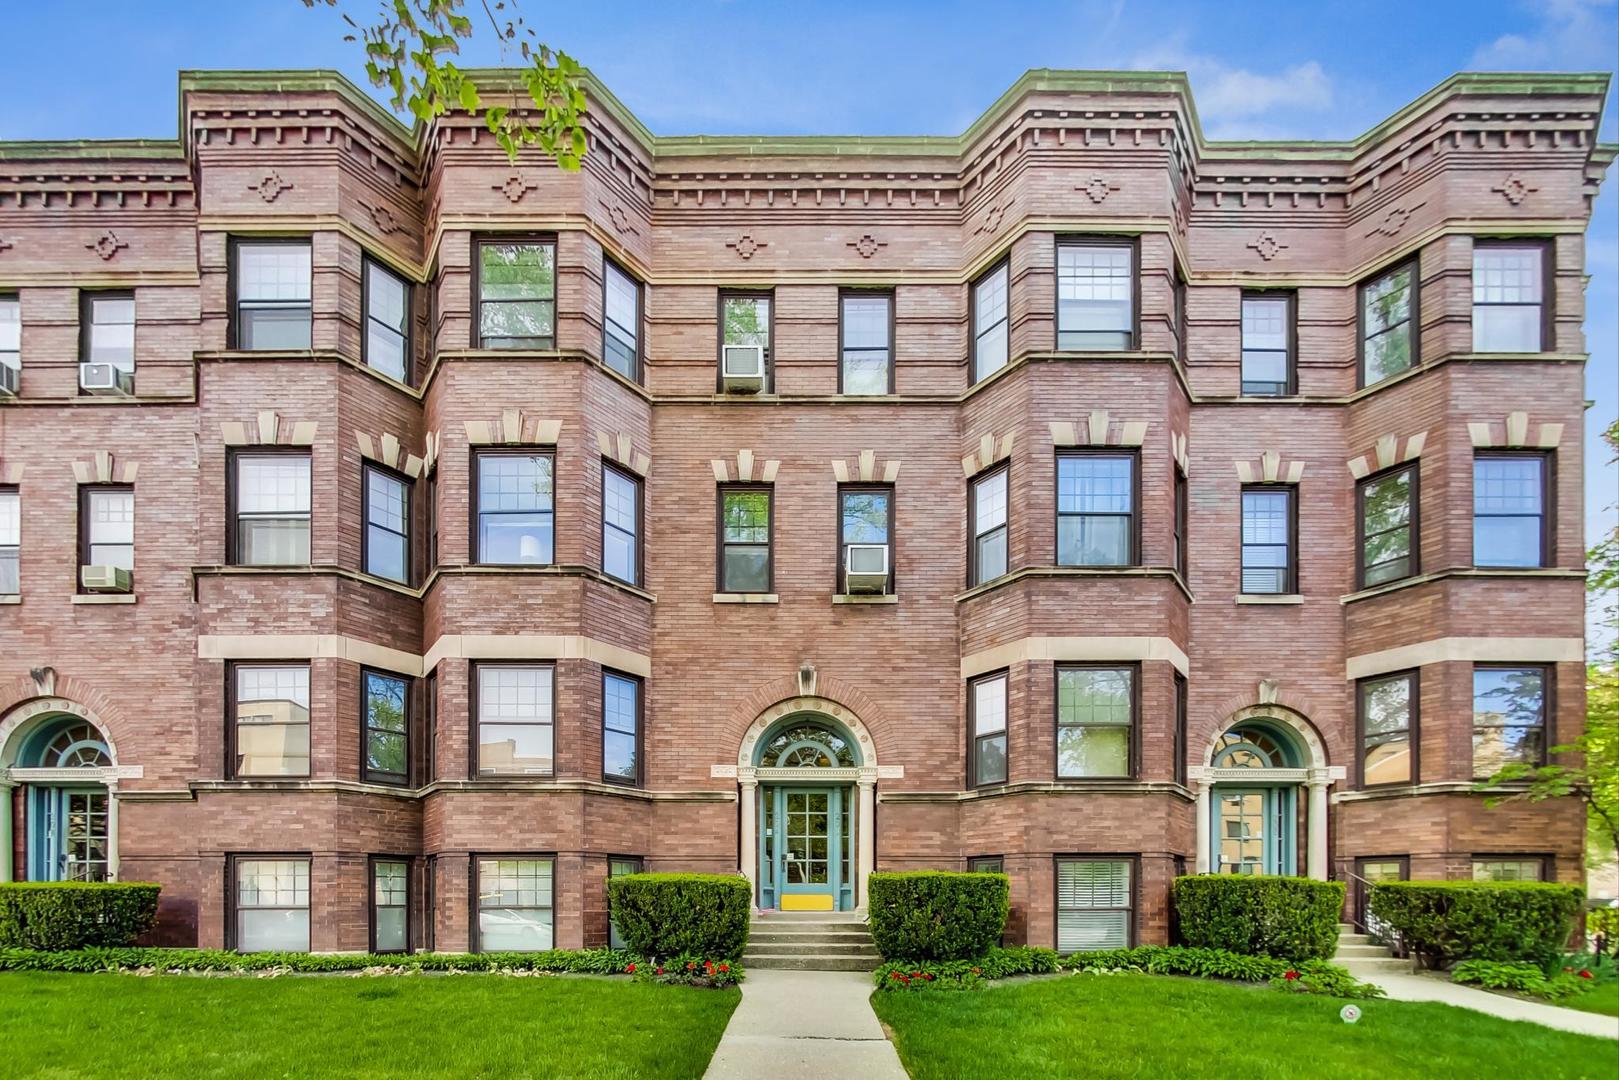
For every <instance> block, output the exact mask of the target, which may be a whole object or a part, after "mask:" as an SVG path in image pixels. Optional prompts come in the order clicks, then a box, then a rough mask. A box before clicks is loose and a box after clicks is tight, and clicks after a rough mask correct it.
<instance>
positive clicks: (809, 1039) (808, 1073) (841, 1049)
mask: <svg viewBox="0 0 1619 1080" xmlns="http://www.w3.org/2000/svg"><path fill="white" fill-rule="evenodd" d="M828 1076H845V1077H859V1078H860V1080H905V1069H904V1068H903V1067H901V1065H900V1063H899V1054H898V1053H896V1052H895V1050H894V1044H893V1043H891V1042H889V1041H888V1039H887V1038H885V1037H884V1036H883V1029H882V1025H880V1024H879V1023H877V1014H876V1013H874V1012H872V1011H871V975H870V974H869V973H867V972H863V971H773V970H772V971H763V970H760V971H749V972H748V977H747V978H746V979H745V980H743V982H742V1003H741V1004H740V1005H738V1006H737V1007H736V1012H734V1013H732V1014H731V1022H730V1024H728V1025H727V1026H726V1028H725V1036H724V1037H723V1038H721V1039H720V1045H719V1049H717V1050H715V1051H714V1060H713V1061H711V1062H709V1064H708V1072H707V1073H706V1074H704V1080H754V1078H756V1077H764V1078H768V1080H794V1078H796V1077H806V1078H810V1077H813V1078H814V1080H823V1078H825V1077H828Z"/></svg>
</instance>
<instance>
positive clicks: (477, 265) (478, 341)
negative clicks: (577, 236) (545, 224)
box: [470, 232, 561, 352]
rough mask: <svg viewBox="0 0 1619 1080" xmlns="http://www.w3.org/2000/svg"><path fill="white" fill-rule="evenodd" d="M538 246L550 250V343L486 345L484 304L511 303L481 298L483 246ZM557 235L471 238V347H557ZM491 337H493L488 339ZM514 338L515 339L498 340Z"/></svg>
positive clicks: (541, 349) (540, 349)
mask: <svg viewBox="0 0 1619 1080" xmlns="http://www.w3.org/2000/svg"><path fill="white" fill-rule="evenodd" d="M489 244H493V245H496V246H500V245H537V246H542V247H549V248H550V249H551V343H550V344H549V345H538V346H522V347H516V346H510V347H508V346H500V345H488V344H485V338H484V336H483V306H484V304H485V303H494V304H500V303H512V301H506V300H490V301H486V300H484V298H483V248H484V246H485V245H489ZM558 246H559V245H558V243H557V235H556V234H555V233H544V232H541V233H530V232H515V233H498V232H496V233H475V234H473V237H472V293H471V298H472V326H471V327H470V330H471V336H472V341H471V345H472V348H474V349H483V350H497V349H503V348H504V349H506V350H507V351H509V352H523V351H530V352H554V351H555V350H556V347H557V304H558V300H557V293H558V291H559V290H558V286H559V285H560V284H561V281H560V278H561V275H560V273H559V272H558V269H557V249H558ZM490 340H494V339H490ZM500 340H516V339H504V338H503V339H500Z"/></svg>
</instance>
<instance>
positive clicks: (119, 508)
mask: <svg viewBox="0 0 1619 1080" xmlns="http://www.w3.org/2000/svg"><path fill="white" fill-rule="evenodd" d="M90 566H110V567H113V568H115V569H118V570H124V571H127V572H128V573H130V574H133V573H134V572H135V489H134V488H132V487H128V486H125V485H117V484H82V485H80V487H79V569H80V571H81V574H80V577H81V580H82V578H83V574H82V571H83V570H84V568H85V567H90Z"/></svg>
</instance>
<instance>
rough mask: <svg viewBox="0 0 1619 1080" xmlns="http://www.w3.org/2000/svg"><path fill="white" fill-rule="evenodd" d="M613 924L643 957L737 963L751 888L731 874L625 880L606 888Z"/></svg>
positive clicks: (744, 937) (633, 876)
mask: <svg viewBox="0 0 1619 1080" xmlns="http://www.w3.org/2000/svg"><path fill="white" fill-rule="evenodd" d="M607 898H608V900H607V902H608V904H609V906H610V908H611V910H612V913H613V924H614V925H615V926H617V927H618V934H619V936H620V937H622V938H623V939H624V944H625V945H627V946H628V947H629V948H630V949H632V950H634V951H635V952H638V953H640V954H641V955H642V956H649V957H674V956H685V955H692V956H703V957H712V958H715V959H720V960H736V959H738V958H739V957H741V955H742V950H743V949H745V948H746V947H747V944H748V909H749V907H750V906H751V904H752V900H753V887H752V886H751V885H749V884H748V879H747V878H744V877H739V876H736V875H732V874H625V875H623V876H621V877H616V878H613V879H611V880H610V881H608V883H607Z"/></svg>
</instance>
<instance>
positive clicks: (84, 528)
mask: <svg viewBox="0 0 1619 1080" xmlns="http://www.w3.org/2000/svg"><path fill="white" fill-rule="evenodd" d="M7 490H8V489H7V488H0V493H4V492H6V491H7ZM9 490H12V491H14V490H16V489H15V488H11V489H9ZM123 491H127V492H128V493H129V498H130V503H131V509H132V510H133V503H134V500H135V485H134V484H111V483H108V484H101V483H96V484H80V485H79V500H78V512H79V520H78V533H79V536H78V545H77V548H78V563H79V565H78V567H77V569H76V571H75V572H74V575H73V586H74V590H75V591H76V592H80V593H82V592H84V591H85V588H84V575H83V570H84V568H85V567H87V566H97V565H99V564H98V563H94V562H92V561H91V560H90V550H91V548H93V547H95V546H96V545H95V543H94V540H95V537H94V536H93V529H94V525H95V523H94V522H93V521H92V520H91V518H90V498H91V495H92V494H98V493H102V494H104V493H116V492H123ZM19 501H20V500H19ZM130 536H131V539H130V542H129V561H130V562H134V561H135V541H134V525H133V523H132V524H131V525H130ZM108 546H111V545H108ZM17 549H18V553H19V555H20V554H21V551H22V545H21V544H18V545H17ZM18 576H19V577H20V576H21V575H20V574H19V575H18ZM129 581H130V586H129V588H130V591H131V592H133V591H134V589H135V571H134V570H131V571H130V572H129Z"/></svg>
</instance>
